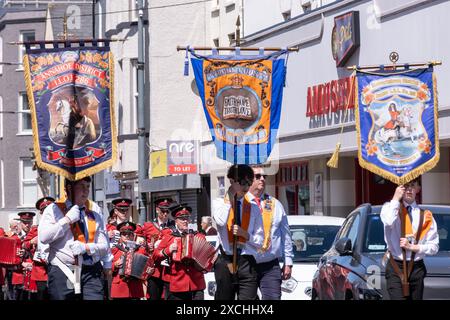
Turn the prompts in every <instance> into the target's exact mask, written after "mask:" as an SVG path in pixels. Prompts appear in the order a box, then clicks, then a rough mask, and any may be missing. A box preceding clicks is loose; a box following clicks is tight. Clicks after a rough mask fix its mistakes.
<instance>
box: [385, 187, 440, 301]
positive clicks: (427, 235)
mask: <svg viewBox="0 0 450 320" xmlns="http://www.w3.org/2000/svg"><path fill="white" fill-rule="evenodd" d="M419 192H420V183H419V179H415V180H413V181H411V182H409V183H407V184H405V185H400V186H398V187H397V189H396V190H395V193H394V196H393V197H392V200H391V201H390V202H387V203H385V204H384V205H383V208H382V209H381V214H380V216H381V220H382V221H383V224H384V239H385V241H386V243H387V248H388V253H387V254H388V255H389V258H388V259H389V261H388V262H387V264H386V283H387V289H388V293H389V296H390V298H391V299H392V300H406V299H409V300H421V299H422V298H423V288H424V278H425V276H426V274H427V269H426V267H425V264H424V262H423V258H424V257H425V255H434V254H436V253H437V252H438V250H439V235H438V233H437V225H436V221H435V220H434V218H433V214H432V213H431V212H430V211H428V210H425V211H423V210H421V209H420V208H419V206H418V205H417V203H416V194H417V193H419ZM402 229H403V230H402ZM405 262H406V263H405ZM405 267H406V270H407V272H405ZM405 275H406V279H405Z"/></svg>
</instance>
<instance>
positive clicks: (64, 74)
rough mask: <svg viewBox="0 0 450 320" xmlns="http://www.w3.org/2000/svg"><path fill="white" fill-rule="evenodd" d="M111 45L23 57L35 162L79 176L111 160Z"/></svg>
mask: <svg viewBox="0 0 450 320" xmlns="http://www.w3.org/2000/svg"><path fill="white" fill-rule="evenodd" d="M113 66H114V62H113V57H112V54H111V53H110V52H109V47H106V46H105V47H79V48H55V49H29V48H27V52H26V55H25V56H24V69H25V83H26V87H27V95H28V101H29V104H30V109H31V117H32V127H33V136H34V150H35V154H36V162H37V165H38V166H39V167H40V168H42V169H44V170H47V171H49V172H52V173H56V174H59V175H62V176H64V177H66V178H68V179H71V180H78V179H81V178H83V177H85V176H88V175H92V174H95V173H97V172H99V171H101V170H103V169H105V168H107V167H110V166H111V165H112V164H113V162H114V161H115V155H116V144H117V142H116V139H117V138H116V133H115V124H114V101H113V84H114V79H113V73H114V72H113Z"/></svg>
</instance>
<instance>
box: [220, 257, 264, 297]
mask: <svg viewBox="0 0 450 320" xmlns="http://www.w3.org/2000/svg"><path fill="white" fill-rule="evenodd" d="M232 261H233V256H228V255H223V254H221V255H219V257H218V258H217V261H216V264H215V265H214V276H215V278H216V285H217V289H216V294H215V297H214V299H215V300H235V298H236V295H237V299H238V300H256V297H257V291H258V279H257V273H256V261H255V258H254V257H253V256H251V255H239V256H238V260H237V265H238V271H237V273H236V274H235V275H232V274H231V273H230V270H229V269H228V264H229V263H232Z"/></svg>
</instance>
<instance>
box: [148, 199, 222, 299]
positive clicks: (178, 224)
mask: <svg viewBox="0 0 450 320" xmlns="http://www.w3.org/2000/svg"><path fill="white" fill-rule="evenodd" d="M171 213H172V216H173V217H174V218H175V227H174V228H172V229H170V230H171V232H164V233H163V237H162V239H161V243H160V244H159V246H158V248H157V249H156V250H155V251H154V253H153V257H154V259H155V261H160V260H163V259H168V260H169V262H170V283H169V295H168V300H203V299H204V295H203V290H204V289H205V287H206V285H205V277H204V274H203V273H204V272H207V271H208V270H210V269H211V267H212V264H213V263H214V260H215V257H216V255H215V254H216V252H215V250H214V248H212V250H211V251H207V250H206V251H201V250H200V251H201V252H206V253H204V254H206V259H205V256H203V257H201V256H200V255H202V254H198V253H197V254H198V255H199V256H197V257H195V254H194V253H193V252H194V251H196V250H195V248H192V249H191V248H188V250H186V249H187V248H185V247H183V243H184V245H189V244H187V243H186V242H187V241H188V242H189V240H190V245H193V246H195V245H194V242H195V243H201V241H202V240H203V241H204V242H206V240H205V236H204V235H203V234H201V233H197V232H193V231H192V230H189V228H188V223H189V219H190V216H191V213H192V209H191V208H190V207H188V206H186V205H185V204H181V205H178V206H176V207H174V208H172V210H171ZM192 236H193V237H192ZM193 239H199V240H198V241H195V240H193ZM203 245H204V243H203ZM211 247H212V246H211ZM189 250H191V252H190V253H186V251H189ZM195 259H197V260H199V261H206V263H203V267H204V268H206V269H207V270H205V269H202V267H201V266H199V264H198V263H196V260H195Z"/></svg>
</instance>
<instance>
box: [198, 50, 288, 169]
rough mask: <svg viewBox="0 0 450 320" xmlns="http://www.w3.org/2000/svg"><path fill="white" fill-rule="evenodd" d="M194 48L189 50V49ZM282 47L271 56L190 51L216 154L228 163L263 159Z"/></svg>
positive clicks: (274, 125)
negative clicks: (207, 53)
mask: <svg viewBox="0 0 450 320" xmlns="http://www.w3.org/2000/svg"><path fill="white" fill-rule="evenodd" d="M191 53H192V52H191ZM285 53H286V51H279V52H276V53H274V54H272V55H258V56H241V55H234V56H220V55H210V56H207V57H203V56H199V55H195V54H193V53H192V54H193V55H194V57H193V58H192V59H191V63H192V66H193V69H194V74H195V80H196V83H197V87H198V91H199V94H200V97H201V98H202V102H203V108H204V111H205V115H206V119H207V121H208V125H209V128H210V132H211V136H212V139H213V141H214V143H215V146H216V151H217V156H218V157H219V158H221V159H224V160H226V161H229V162H231V163H239V164H256V163H264V162H266V161H267V158H268V157H269V155H270V153H271V151H272V148H273V145H274V143H275V140H276V137H277V133H278V125H279V122H280V113H281V102H282V95H283V86H284V80H285V59H282V58H280V56H282V55H283V54H285Z"/></svg>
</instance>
